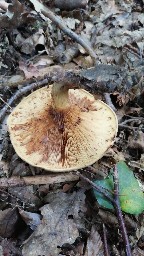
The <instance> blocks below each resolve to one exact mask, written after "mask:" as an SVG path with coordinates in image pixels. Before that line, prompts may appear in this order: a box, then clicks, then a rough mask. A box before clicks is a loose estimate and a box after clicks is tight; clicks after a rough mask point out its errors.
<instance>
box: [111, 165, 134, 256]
mask: <svg viewBox="0 0 144 256" xmlns="http://www.w3.org/2000/svg"><path fill="white" fill-rule="evenodd" d="M113 177H114V200H115V204H114V207H115V210H116V213H117V218H118V221H119V225H120V229H121V232H122V236H123V240H124V244H125V252H126V256H132V253H131V248H130V243H129V239H128V235H127V230H126V226H125V222H124V218H123V214H122V210H121V207H120V200H119V181H118V169H117V166H115V168H114V174H113Z"/></svg>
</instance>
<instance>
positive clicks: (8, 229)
mask: <svg viewBox="0 0 144 256" xmlns="http://www.w3.org/2000/svg"><path fill="white" fill-rule="evenodd" d="M18 218H19V216H18V211H17V209H16V208H14V209H11V208H8V209H6V210H4V211H0V236H1V237H4V238H6V237H11V236H12V234H13V233H14V232H15V228H16V224H17V222H18Z"/></svg>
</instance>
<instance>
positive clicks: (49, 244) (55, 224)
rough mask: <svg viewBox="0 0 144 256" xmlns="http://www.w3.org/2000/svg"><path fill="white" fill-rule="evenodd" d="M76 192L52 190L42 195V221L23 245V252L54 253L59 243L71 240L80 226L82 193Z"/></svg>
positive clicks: (25, 253)
mask: <svg viewBox="0 0 144 256" xmlns="http://www.w3.org/2000/svg"><path fill="white" fill-rule="evenodd" d="M78 195H79V196H78ZM78 195H77V193H73V194H66V193H63V192H56V193H49V194H48V195H47V196H46V198H45V200H46V202H49V204H46V205H45V206H43V207H42V208H41V213H42V216H43V218H42V223H41V224H40V225H39V226H38V227H37V229H36V230H35V231H34V233H33V234H32V236H31V237H30V238H29V239H28V241H26V242H25V244H24V246H23V254H24V255H25V256H31V255H32V256H37V255H47V256H57V255H58V254H59V253H60V251H61V249H60V248H61V247H62V246H63V244H70V245H71V244H73V243H74V242H75V240H76V239H77V238H78V236H79V230H78V228H79V227H81V217H80V216H79V211H80V209H82V208H84V205H85V202H84V199H85V195H84V193H83V192H82V193H78ZM79 222H80V223H79ZM41 241H42V242H41Z"/></svg>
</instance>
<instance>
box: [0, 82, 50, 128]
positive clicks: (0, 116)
mask: <svg viewBox="0 0 144 256" xmlns="http://www.w3.org/2000/svg"><path fill="white" fill-rule="evenodd" d="M46 84H48V79H47V78H45V79H43V80H42V81H39V82H36V83H32V84H28V85H27V86H25V87H23V88H21V89H19V90H18V91H16V93H15V94H13V96H12V97H11V98H10V99H9V100H8V102H7V104H5V106H4V107H3V108H2V109H1V111H0V123H1V122H2V120H3V118H4V116H5V115H6V112H7V111H8V109H9V106H11V105H12V104H13V103H14V102H15V101H16V100H17V99H18V98H20V97H22V96H23V95H24V94H26V93H28V92H30V91H31V90H33V89H37V88H38V87H39V86H42V85H46Z"/></svg>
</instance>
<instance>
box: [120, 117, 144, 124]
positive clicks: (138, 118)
mask: <svg viewBox="0 0 144 256" xmlns="http://www.w3.org/2000/svg"><path fill="white" fill-rule="evenodd" d="M142 121H144V118H143V117H135V118H131V119H128V120H125V121H123V122H122V123H120V124H121V125H125V124H127V123H130V122H142Z"/></svg>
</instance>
